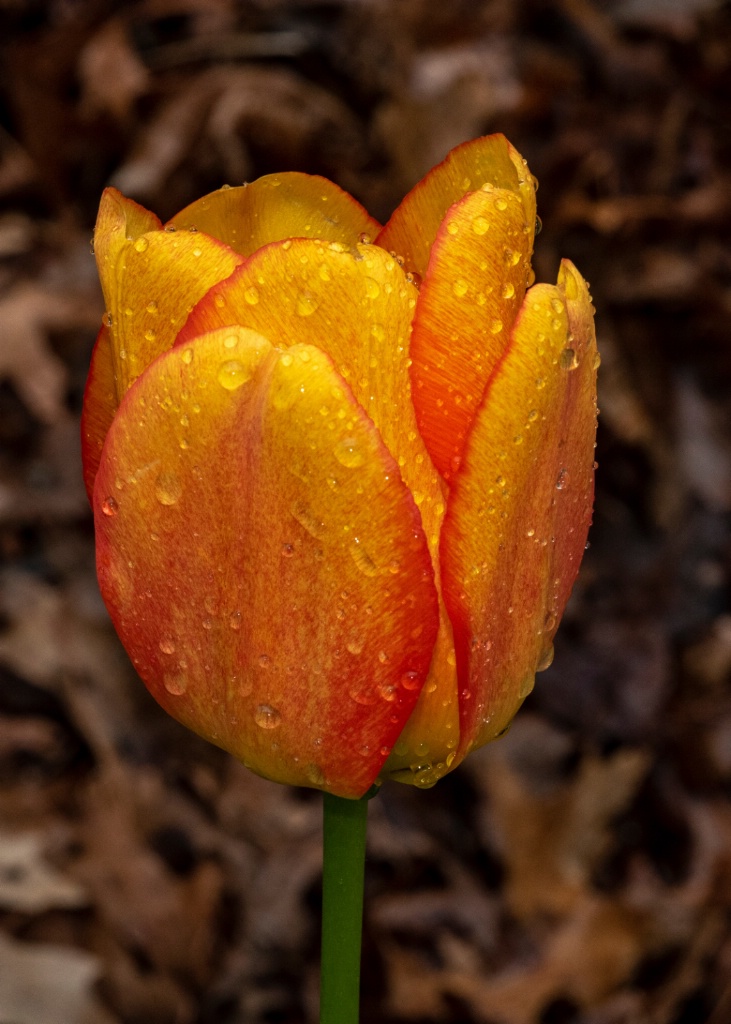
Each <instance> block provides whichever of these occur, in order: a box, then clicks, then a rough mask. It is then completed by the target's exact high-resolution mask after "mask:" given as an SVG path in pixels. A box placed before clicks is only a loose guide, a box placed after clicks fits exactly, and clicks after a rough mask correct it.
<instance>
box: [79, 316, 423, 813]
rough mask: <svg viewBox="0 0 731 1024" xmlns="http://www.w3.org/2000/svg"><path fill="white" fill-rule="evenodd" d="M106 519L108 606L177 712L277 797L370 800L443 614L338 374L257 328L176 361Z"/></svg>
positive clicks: (168, 362) (407, 501)
mask: <svg viewBox="0 0 731 1024" xmlns="http://www.w3.org/2000/svg"><path fill="white" fill-rule="evenodd" d="M324 407H326V408H327V412H326V413H323V412H322V409H323V408H324ZM333 481H336V484H335V485H333ZM94 512H95V521H96V530H97V560H98V571H99V578H100V583H101V587H102V592H103V594H104V597H105V601H106V602H107V606H108V607H109V609H110V612H111V614H112V617H113V620H114V622H115V625H116V627H117V630H118V632H119V634H120V636H121V637H122V639H123V641H124V644H125V646H126V648H127V650H128V651H129V653H130V655H131V657H132V659H133V662H134V664H135V666H136V668H137V670H138V671H139V672H140V674H141V675H142V677H143V679H144V680H145V682H146V683H147V685H148V687H149V688H150V690H151V691H152V693H153V694H154V696H155V697H156V699H157V700H158V701H159V702H160V703H161V704H162V705H163V707H165V708H166V709H167V710H168V711H169V712H170V713H171V714H172V715H173V716H174V717H176V718H178V719H179V720H180V721H181V722H183V723H184V724H186V725H188V726H189V727H190V728H192V729H194V730H195V731H196V732H198V733H200V734H201V735H203V736H205V737H207V738H208V739H210V740H211V741H212V742H214V743H217V744H218V745H220V746H222V747H224V749H226V750H229V751H231V752H232V753H234V754H235V755H236V756H237V757H239V758H240V759H241V760H243V761H244V763H245V764H247V765H249V766H250V767H251V768H252V769H253V770H254V771H256V772H259V773H260V774H263V775H266V776H267V777H268V778H272V779H274V780H277V781H281V782H287V783H293V784H299V785H306V786H307V785H309V786H315V787H322V788H327V789H328V790H329V791H331V792H334V793H336V794H340V795H344V796H359V795H361V794H362V793H363V792H364V791H365V790H366V789H367V788H368V787H369V786H370V784H371V783H372V781H373V779H374V778H375V777H376V776H377V774H378V771H379V770H380V768H381V766H382V764H383V762H384V761H385V759H386V757H387V756H388V753H389V749H390V746H391V745H392V743H393V742H394V741H395V739H396V738H397V736H398V734H399V732H400V731H401V729H402V728H403V725H404V723H405V721H406V719H407V718H408V716H409V713H410V711H411V709H412V707H413V705H414V702H415V700H416V698H417V696H418V693H419V690H420V688H421V686H422V684H423V680H424V677H425V675H426V672H427V669H428V665H429V660H430V658H431V653H432V648H433V645H434V638H435V635H436V629H437V594H436V590H435V587H434V581H433V572H432V567H431V560H430V556H429V552H428V548H427V544H426V539H425V537H424V534H423V531H422V529H421V526H420V522H419V516H418V513H417V509H416V506H415V504H414V502H413V499H412V497H411V495H410V494H409V492H408V490H407V489H406V487H405V486H404V484H403V483H402V481H401V478H400V476H399V474H398V470H397V467H396V464H395V462H394V461H393V459H392V458H391V456H390V455H389V453H388V452H387V451H386V449H385V447H384V445H383V442H382V441H381V439H380V437H379V435H378V433H377V431H376V430H375V428H374V427H373V425H372V423H371V422H370V421H369V419H368V417H367V416H366V415H365V414H364V413H363V411H362V409H361V408H360V407H359V406H358V404H357V403H356V402H355V401H354V399H353V397H352V394H351V393H350V390H349V388H348V386H347V384H346V383H345V381H344V380H343V379H342V377H341V376H340V375H339V374H338V373H337V372H336V370H335V369H334V368H333V366H332V363H331V362H330V360H329V359H328V357H327V356H326V355H325V354H324V353H323V352H321V351H320V350H318V349H317V348H315V347H313V346H309V345H302V344H298V345H295V346H293V347H292V348H290V349H288V350H286V351H281V350H278V349H275V348H273V347H272V346H271V345H270V343H269V341H268V340H267V339H266V338H264V337H262V336H261V335H259V334H256V333H255V332H253V331H251V330H247V329H245V328H226V329H223V330H220V331H216V332H213V333H212V334H210V335H207V336H204V337H202V338H199V339H196V340H195V341H194V342H193V343H192V344H185V345H182V346H179V347H176V348H175V349H174V350H173V351H172V352H169V353H166V354H164V355H163V356H161V357H160V358H159V359H158V360H157V361H156V362H155V363H154V364H153V365H152V366H151V367H149V369H148V370H147V372H146V373H145V374H144V375H143V376H142V377H141V378H140V379H139V380H138V382H137V383H136V384H135V386H134V387H133V388H132V389H131V390H130V391H129V392H128V394H127V395H126V397H125V399H124V400H123V403H122V405H121V406H120V409H119V411H118V413H117V416H116V417H115V420H114V423H113V424H112V427H111V429H110V431H109V433H108V435H107V440H106V443H105V447H104V451H103V455H102V460H101V465H100V467H99V472H98V474H97V481H96V485H95V495H94Z"/></svg>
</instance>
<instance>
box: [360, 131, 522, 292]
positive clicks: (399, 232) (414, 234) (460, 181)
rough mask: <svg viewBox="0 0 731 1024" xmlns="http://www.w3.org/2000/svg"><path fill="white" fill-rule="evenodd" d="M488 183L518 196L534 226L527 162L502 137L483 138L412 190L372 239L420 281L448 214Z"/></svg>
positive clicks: (449, 158) (450, 157)
mask: <svg viewBox="0 0 731 1024" xmlns="http://www.w3.org/2000/svg"><path fill="white" fill-rule="evenodd" d="M486 182H487V183H489V184H491V185H494V186H495V188H499V189H507V190H509V191H511V192H517V193H518V194H519V195H520V196H521V199H522V201H523V203H524V206H525V211H526V219H527V221H528V223H529V224H531V225H534V224H535V217H536V200H535V183H534V180H533V178H532V176H531V174H530V172H529V170H528V168H527V166H526V164H525V161H524V160H523V158H522V157H521V155H520V154H519V153H518V151H517V150H516V149H515V148H514V147H513V146H511V144H510V143H509V142H508V140H507V139H506V138H505V136H504V135H486V136H484V137H483V138H480V139H473V140H472V141H471V142H465V143H464V144H463V145H461V146H457V148H456V149H453V150H452V151H451V153H449V154H448V155H447V157H446V158H445V159H444V160H443V161H442V163H440V164H437V166H436V167H434V168H432V170H431V171H429V173H428V174H427V175H426V177H425V178H423V179H422V180H421V181H420V182H419V183H418V184H417V185H415V186H414V188H413V189H412V190H411V192H409V194H408V195H407V196H406V197H405V198H404V200H403V201H402V202H401V204H400V205H399V206H398V207H397V209H396V210H395V211H394V213H393V214H392V216H391V218H390V220H389V221H388V223H387V224H386V226H385V227H384V229H383V231H382V232H381V234H380V235H379V236H378V238H377V239H376V241H377V243H378V245H381V246H383V248H384V249H388V250H391V251H393V252H396V253H398V254H399V256H401V257H403V259H404V263H405V266H406V268H407V270H411V271H416V272H417V273H418V274H421V275H422V277H423V275H424V274H425V272H426V268H427V264H428V262H429V254H430V250H431V246H432V243H433V242H434V239H435V238H436V235H437V231H438V230H439V225H440V224H441V222H442V220H443V218H444V215H445V214H446V212H447V210H448V209H449V207H450V206H451V205H452V203H455V202H457V200H459V199H461V198H462V196H464V195H465V194H466V193H467V192H474V191H476V190H477V189H480V188H482V186H483V185H484V184H485V183H486Z"/></svg>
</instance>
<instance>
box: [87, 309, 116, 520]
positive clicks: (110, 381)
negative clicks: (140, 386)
mask: <svg viewBox="0 0 731 1024" xmlns="http://www.w3.org/2000/svg"><path fill="white" fill-rule="evenodd" d="M116 409H117V387H116V383H115V380H114V361H113V359H112V340H111V336H110V333H109V328H108V327H106V326H102V329H101V330H100V331H99V334H98V335H97V339H96V343H95V345H94V349H93V351H92V353H91V366H90V367H89V376H88V377H87V378H86V389H85V391H84V407H83V410H82V413H81V457H82V461H83V464H84V486H85V487H86V493H87V495H88V498H89V501H91V498H92V494H93V493H94V480H95V479H96V472H97V469H98V468H99V460H100V458H101V454H102V448H103V447H104V439H105V437H106V436H107V431H108V430H109V428H110V427H111V425H112V420H113V419H114V413H115V411H116Z"/></svg>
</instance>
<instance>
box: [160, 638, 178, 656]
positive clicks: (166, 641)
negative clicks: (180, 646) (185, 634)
mask: <svg viewBox="0 0 731 1024" xmlns="http://www.w3.org/2000/svg"><path fill="white" fill-rule="evenodd" d="M158 647H159V648H160V650H161V651H162V653H163V654H175V641H174V640H173V638H172V637H170V636H164V637H163V638H162V640H161V641H160V643H159V644H158Z"/></svg>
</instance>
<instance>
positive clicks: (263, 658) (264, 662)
mask: <svg viewBox="0 0 731 1024" xmlns="http://www.w3.org/2000/svg"><path fill="white" fill-rule="evenodd" d="M270 662H271V658H270V657H269V655H268V654H260V655H259V668H268V666H269V663H270Z"/></svg>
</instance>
